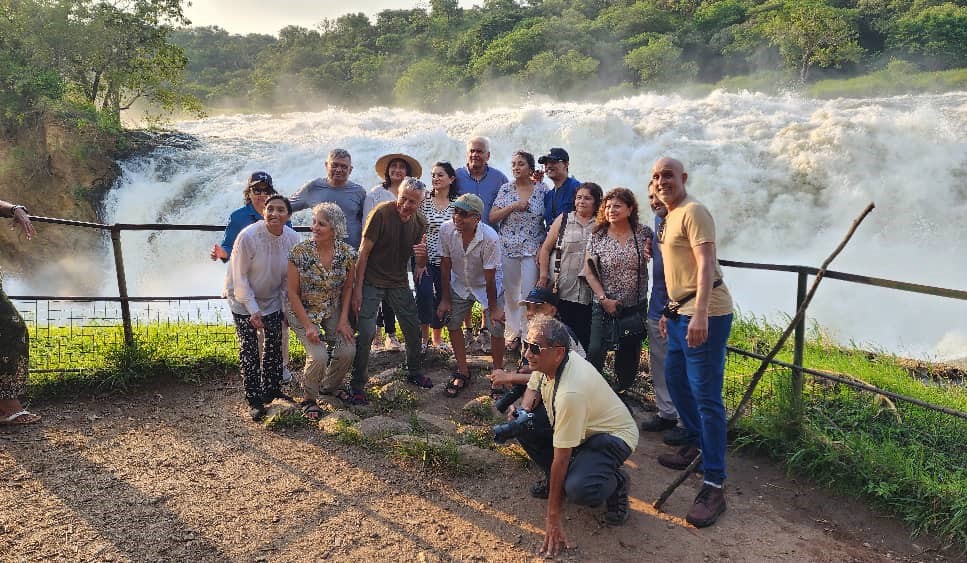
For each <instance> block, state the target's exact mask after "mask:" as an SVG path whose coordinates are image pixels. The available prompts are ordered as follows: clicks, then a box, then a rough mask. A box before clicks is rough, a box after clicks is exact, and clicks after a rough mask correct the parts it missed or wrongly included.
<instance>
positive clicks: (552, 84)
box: [0, 0, 967, 123]
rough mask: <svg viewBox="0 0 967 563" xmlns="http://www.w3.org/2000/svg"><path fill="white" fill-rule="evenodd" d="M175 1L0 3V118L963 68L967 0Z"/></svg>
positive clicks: (462, 99) (424, 104)
mask: <svg viewBox="0 0 967 563" xmlns="http://www.w3.org/2000/svg"><path fill="white" fill-rule="evenodd" d="M182 4H183V2H182V0H114V1H107V0H7V1H5V2H2V3H0V112H2V113H0V119H3V120H4V122H5V123H10V122H11V121H12V120H14V121H15V120H16V118H17V116H23V115H24V114H25V112H29V111H30V110H31V108H35V107H37V105H38V104H41V103H54V104H55V105H56V104H57V103H61V104H68V105H71V107H84V108H87V109H88V110H89V111H93V112H96V113H97V114H98V115H99V116H100V118H101V119H104V120H107V121H109V122H119V116H120V112H121V111H123V110H124V109H125V108H129V107H131V105H132V104H133V103H135V102H137V101H139V100H140V101H145V102H148V103H150V104H151V105H152V107H156V108H160V109H161V110H165V111H171V110H189V111H193V112H197V111H199V110H200V109H201V108H202V107H204V108H208V109H233V110H289V109H311V108H314V107H318V106H319V105H320V104H323V103H330V104H336V105H340V106H344V107H351V108H361V107H369V106H376V105H404V106H411V107H417V108H421V109H432V110H446V109H453V108H458V107H463V106H465V105H470V104H475V103H481V102H486V101H487V100H489V99H492V98H493V97H494V96H530V95H546V96H550V97H553V98H559V99H583V98H588V97H593V98H596V99H600V98H605V97H611V96H617V95H626V94H632V93H635V92H638V91H659V92H669V91H678V90H681V89H682V88H683V85H686V84H689V85H692V86H694V85H696V84H699V85H709V86H711V85H716V84H722V83H728V82H729V81H734V80H736V77H747V83H749V84H760V85H761V84H766V83H768V84H770V85H772V86H773V87H781V88H797V87H802V86H804V85H809V84H812V83H815V82H817V81H820V80H822V79H828V78H849V77H854V76H861V75H865V74H869V73H876V72H886V70H884V69H887V70H890V72H893V73H894V74H890V75H888V76H890V77H891V79H892V77H893V76H894V75H895V73H896V72H899V71H901V70H902V71H904V72H908V71H915V70H921V71H943V70H947V69H962V68H964V67H967V0H956V1H949V0H948V1H941V0H637V1H635V0H617V1H613V0H609V1H605V0H525V1H520V2H515V1H513V0H484V1H483V3H482V5H479V6H475V7H473V8H469V9H465V8H461V7H460V6H459V4H458V3H457V1H456V0H429V2H425V3H421V6H422V7H416V8H413V9H407V10H384V11H382V12H379V13H378V14H377V15H376V16H375V17H374V18H372V19H371V18H370V17H368V16H366V15H365V14H362V13H354V14H346V15H343V16H340V17H337V18H334V19H321V20H320V22H319V23H318V24H317V25H316V26H314V27H313V28H306V27H299V26H287V27H285V28H283V29H281V30H280V31H279V32H278V36H272V35H262V34H249V35H236V34H231V33H229V32H228V31H226V30H224V29H221V28H219V27H190V22H189V21H188V20H187V19H186V18H185V16H184V13H183V11H182Z"/></svg>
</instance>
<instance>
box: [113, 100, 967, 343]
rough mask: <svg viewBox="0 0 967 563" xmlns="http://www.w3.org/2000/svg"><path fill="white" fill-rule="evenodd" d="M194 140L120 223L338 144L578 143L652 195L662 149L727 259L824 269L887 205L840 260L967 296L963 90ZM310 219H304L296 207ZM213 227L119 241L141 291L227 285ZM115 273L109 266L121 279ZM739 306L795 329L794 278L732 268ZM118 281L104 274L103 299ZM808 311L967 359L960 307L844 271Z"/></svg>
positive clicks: (882, 339)
mask: <svg viewBox="0 0 967 563" xmlns="http://www.w3.org/2000/svg"><path fill="white" fill-rule="evenodd" d="M177 128H178V129H179V130H181V131H184V132H187V133H190V134H191V135H194V136H196V137H197V138H198V140H199V141H200V143H199V146H198V147H197V148H195V149H192V150H179V149H159V150H157V151H155V152H154V153H152V154H151V155H149V156H147V157H140V158H136V159H133V160H130V161H128V162H124V163H122V169H123V176H122V178H121V179H120V181H119V183H118V186H117V187H116V189H115V190H113V191H112V193H111V195H110V196H109V198H108V200H107V202H106V209H105V215H106V220H107V221H109V222H124V223H153V222H170V223H209V224H224V222H225V221H226V219H227V217H228V214H229V213H230V212H231V211H232V210H233V209H235V208H237V207H238V206H239V205H241V201H242V200H241V189H242V184H243V181H244V179H245V178H246V177H247V174H248V173H250V172H251V171H253V170H266V171H268V172H269V173H270V174H272V176H273V177H274V178H275V183H276V188H277V189H278V190H279V191H280V192H282V193H284V194H289V193H292V192H293V191H295V190H296V189H297V188H298V187H299V186H301V185H302V184H303V183H305V182H306V181H308V180H310V179H312V178H315V177H317V176H322V175H324V174H325V171H324V167H323V162H324V160H325V158H326V155H327V153H328V151H329V150H330V149H332V148H335V147H344V148H346V149H348V150H349V151H350V152H351V153H352V155H353V162H354V165H355V170H354V172H353V175H352V178H353V180H355V181H357V182H359V183H361V184H363V185H364V186H366V187H367V188H368V187H371V186H373V185H375V184H376V183H377V176H376V173H375V171H374V170H373V162H374V161H375V160H376V158H377V157H379V156H380V155H382V154H385V153H388V152H400V151H402V152H406V153H408V154H411V155H413V156H415V157H416V158H417V159H419V160H420V161H421V162H422V163H423V164H424V167H425V169H424V180H425V181H428V178H429V165H430V164H432V163H433V162H434V161H435V160H450V161H452V162H453V163H454V165H455V166H459V165H460V164H462V163H463V162H464V161H465V154H464V143H465V140H466V139H467V138H469V137H470V136H472V135H475V134H482V135H486V136H488V137H490V138H491V140H492V142H493V147H492V159H491V164H492V165H493V166H496V167H497V168H499V169H502V170H504V171H505V172H508V171H509V162H510V155H511V153H512V152H513V151H515V150H518V149H524V150H528V151H530V152H532V153H534V154H535V155H540V154H543V153H544V152H545V151H546V150H547V149H549V148H550V147H552V146H562V147H565V148H566V149H567V150H568V151H569V152H570V154H571V172H572V173H573V174H574V175H575V176H576V177H577V178H578V179H580V180H584V181H595V182H598V183H599V184H601V185H602V186H603V187H605V189H607V188H610V187H614V186H619V185H620V186H627V187H630V188H632V189H633V190H634V191H635V192H636V193H637V194H638V195H639V197H640V198H641V199H640V201H642V203H643V205H642V206H643V209H644V214H645V216H646V218H647V219H648V220H650V218H651V216H650V213H649V212H648V210H647V206H646V204H645V199H644V197H643V196H644V195H645V187H646V184H647V177H648V173H649V170H650V167H651V164H652V163H653V162H654V161H655V159H656V158H657V157H659V156H661V155H670V156H675V157H677V158H679V159H681V160H682V161H684V162H685V164H686V168H687V171H688V173H689V181H688V191H689V193H691V194H692V195H694V196H696V197H697V198H698V199H699V200H701V201H702V202H704V203H705V204H706V205H707V206H708V207H709V208H710V209H711V210H712V213H713V214H714V216H715V219H716V223H717V226H718V231H719V241H720V242H719V257H720V258H725V259H731V260H742V261H755V262H769V263H781V264H797V265H811V266H818V265H819V263H820V262H821V261H822V260H823V259H824V258H825V257H826V256H827V255H828V254H829V253H830V252H831V251H832V249H833V248H834V247H835V246H836V245H837V243H838V242H839V241H840V240H841V238H842V237H843V235H844V234H845V232H846V230H847V229H848V227H849V225H850V223H851V222H852V220H853V219H854V218H855V217H856V216H857V215H858V214H859V212H860V211H861V210H862V209H863V208H864V207H865V206H866V204H867V203H869V202H870V201H873V202H875V203H876V210H875V211H874V212H873V214H872V215H871V216H870V217H869V218H868V219H867V220H866V222H865V223H864V224H863V225H862V227H861V228H860V230H859V232H858V233H857V235H856V236H855V237H854V239H853V241H852V242H851V243H850V244H849V246H848V247H847V248H846V249H845V251H844V252H843V253H842V255H841V256H840V257H839V259H838V260H837V261H836V262H835V263H834V264H833V269H836V270H840V271H846V272H851V273H857V274H865V275H871V276H877V277H884V278H889V279H895V280H901V281H909V282H917V283H923V284H928V285H934V286H941V287H949V288H955V289H964V287H965V283H964V280H965V279H967V251H965V246H964V244H963V241H964V240H965V239H967V226H965V221H964V218H965V217H967V93H965V92H960V93H952V94H946V95H937V96H909V97H897V98H882V99H854V100H834V101H817V100H805V99H801V98H798V97H793V96H789V97H773V96H766V95H760V94H748V93H746V94H726V93H721V92H715V93H712V94H711V95H709V96H707V97H706V98H704V99H699V100H692V99H684V98H679V97H675V96H658V95H643V96H638V97H634V98H626V99H621V100H615V101H612V102H609V103H606V104H600V105H598V104H565V103H556V102H555V103H552V102H546V103H545V102H541V103H538V102H532V103H529V104H528V105H525V106H523V107H500V108H495V109H492V110H489V111H478V112H473V113H456V114H449V115H434V114H425V113H419V112H414V111H409V110H401V109H392V108H376V109H371V110H369V111H365V112H359V113H352V112H348V111H342V110H339V109H329V110H327V111H322V112H318V113H293V114H285V115H237V116H228V117H214V118H208V119H204V120H200V121H189V122H183V123H179V124H177ZM300 219H301V221H299V222H304V220H305V218H304V217H302V218H300ZM219 239H220V236H219V235H217V234H216V233H198V232H185V233H181V232H163V233H153V234H149V233H130V232H126V233H124V235H123V240H124V255H125V262H126V267H127V270H128V271H127V274H128V283H129V293H130V294H131V295H134V296H137V295H179V294H184V295H198V294H217V293H218V292H219V291H220V287H221V281H222V278H223V275H224V271H225V267H224V265H222V264H221V263H212V262H211V261H209V259H208V251H209V248H210V247H211V245H212V244H213V243H214V242H216V241H217V240H219ZM112 270H113V268H110V267H109V268H108V269H107V271H108V272H111V271H112ZM725 276H726V280H727V282H728V284H729V287H730V288H731V290H732V293H733V295H734V296H735V300H736V303H737V305H738V307H739V309H740V310H741V311H742V312H743V313H745V314H756V315H764V316H766V317H768V318H770V319H772V320H775V321H777V322H781V323H782V324H785V322H784V317H783V315H790V314H791V313H792V312H793V307H794V301H795V276H794V274H784V273H770V272H760V271H749V270H738V269H735V268H727V269H726V271H725ZM112 285H113V278H111V277H109V278H107V279H106V280H105V288H106V289H105V294H112V293H114V292H116V289H115V290H112V289H111V287H112ZM809 317H810V319H811V321H815V322H818V323H819V324H820V325H822V326H823V327H825V328H828V329H829V330H830V331H831V332H832V335H833V337H834V338H836V339H837V340H839V341H842V342H854V343H856V344H858V345H863V346H872V347H874V348H883V349H887V350H890V351H893V352H896V353H899V354H905V355H910V356H916V357H925V358H928V359H938V358H960V357H964V356H967V320H965V319H967V303H965V302H963V301H957V300H953V299H945V298H939V297H928V296H921V295H914V294H909V293H905V292H900V291H895V290H888V289H880V288H873V287H869V286H864V285H858V284H851V283H846V282H840V281H836V280H827V281H825V282H824V283H823V286H822V287H821V288H820V290H819V293H818V294H817V297H816V299H815V300H814V302H813V305H812V307H811V309H810V311H809Z"/></svg>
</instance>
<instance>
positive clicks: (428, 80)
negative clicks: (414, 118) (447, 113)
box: [393, 59, 464, 111]
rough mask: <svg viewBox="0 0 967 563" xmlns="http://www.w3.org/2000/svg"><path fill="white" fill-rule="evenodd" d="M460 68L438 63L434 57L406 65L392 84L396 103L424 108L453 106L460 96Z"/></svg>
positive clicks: (461, 75)
mask: <svg viewBox="0 0 967 563" xmlns="http://www.w3.org/2000/svg"><path fill="white" fill-rule="evenodd" d="M463 79H464V73H463V71H462V70H461V69H460V68H458V67H454V66H447V65H441V64H440V63H439V62H437V61H435V60H433V59H421V60H419V61H417V62H415V63H413V64H412V65H410V66H409V68H407V69H406V71H405V72H403V75H402V76H400V79H399V80H397V81H396V85H395V86H394V87H393V97H394V99H395V100H396V102H397V103H399V104H402V105H408V106H415V107H418V108H420V109H423V110H430V111H433V110H436V111H440V110H445V109H451V108H453V107H454V106H455V104H456V102H457V100H459V98H460V94H461V90H460V88H459V84H460V82H461V81H462V80H463Z"/></svg>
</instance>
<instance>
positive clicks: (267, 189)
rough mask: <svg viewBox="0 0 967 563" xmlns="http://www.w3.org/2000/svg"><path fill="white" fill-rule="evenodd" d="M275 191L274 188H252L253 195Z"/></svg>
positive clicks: (268, 193)
mask: <svg viewBox="0 0 967 563" xmlns="http://www.w3.org/2000/svg"><path fill="white" fill-rule="evenodd" d="M274 193H275V190H273V189H272V188H252V190H251V194H252V195H271V194H274Z"/></svg>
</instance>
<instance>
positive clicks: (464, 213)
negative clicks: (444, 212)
mask: <svg viewBox="0 0 967 563" xmlns="http://www.w3.org/2000/svg"><path fill="white" fill-rule="evenodd" d="M453 214H454V215H459V216H460V217H472V216H474V215H476V213H471V212H470V211H467V210H465V209H454V210H453Z"/></svg>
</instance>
